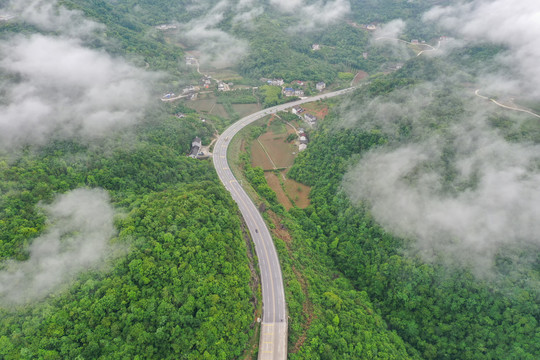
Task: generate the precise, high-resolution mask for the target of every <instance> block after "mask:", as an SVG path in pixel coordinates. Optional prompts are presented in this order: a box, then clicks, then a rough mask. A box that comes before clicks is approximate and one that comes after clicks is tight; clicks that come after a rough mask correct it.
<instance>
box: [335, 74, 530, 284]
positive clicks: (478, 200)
mask: <svg viewBox="0 0 540 360" xmlns="http://www.w3.org/2000/svg"><path fill="white" fill-rule="evenodd" d="M447 81H449V79H438V80H437V81H436V82H434V83H425V84H422V85H417V86H415V87H414V88H413V89H406V90H399V91H395V92H393V93H391V94H389V95H385V97H381V98H376V99H373V100H371V101H370V102H369V103H366V104H361V105H360V104H356V105H352V104H349V105H348V106H349V110H348V114H346V115H347V116H344V118H345V119H346V120H345V121H346V125H347V126H359V127H361V128H363V129H364V130H366V131H369V130H371V129H373V128H376V129H380V130H381V131H382V132H383V133H385V134H387V135H388V137H389V139H390V144H389V145H387V146H385V147H382V148H377V149H374V150H372V151H370V152H369V153H367V154H365V155H364V156H363V157H362V159H361V160H360V161H359V162H358V163H357V164H356V165H355V166H354V167H353V168H352V169H351V170H350V171H349V172H348V173H347V174H346V176H345V179H344V187H345V189H346V192H347V193H348V194H349V195H350V197H351V199H352V200H353V202H354V203H359V202H362V201H368V202H369V204H371V206H372V210H371V211H372V214H373V215H374V217H375V219H376V220H377V221H378V222H379V223H381V224H382V225H383V226H384V227H385V229H387V230H389V231H391V232H393V233H395V234H397V235H399V236H402V237H405V238H409V239H411V240H413V244H414V246H415V247H416V249H417V250H418V251H419V253H420V254H421V255H422V256H423V257H424V258H425V259H426V260H435V259H445V260H446V261H448V262H449V263H456V262H457V263H461V264H463V265H465V266H470V267H471V268H473V269H474V270H475V271H476V272H477V273H478V274H487V273H489V272H490V270H491V269H492V267H493V265H494V262H495V259H496V255H497V254H498V253H499V252H501V251H503V250H504V249H507V248H515V249H521V248H523V247H524V246H533V247H535V248H536V249H539V248H540V240H539V238H538V233H539V232H540V222H539V221H538V219H540V187H539V186H538V184H540V171H539V170H538V166H537V164H538V162H539V161H540V146H539V145H534V144H529V143H517V142H508V141H506V140H505V139H504V138H503V137H502V136H501V135H500V134H499V133H498V132H497V131H496V130H494V129H493V128H492V127H491V125H490V123H489V119H488V113H487V110H489V109H493V110H494V109H496V107H495V105H493V106H494V107H493V108H491V107H486V106H485V104H486V102H485V100H481V99H478V98H475V97H474V92H473V91H470V92H468V93H467V92H465V93H464V92H463V89H462V88H456V90H455V92H454V93H452V92H449V89H450V88H449V86H455V84H457V83H461V80H455V82H454V85H448V82H447ZM450 83H451V82H450ZM442 93H444V96H443V95H441V94H442ZM437 94H438V95H437ZM461 106H463V108H464V112H463V114H462V115H460V116H458V117H455V116H450V118H446V119H437V118H434V115H433V114H432V113H429V112H426V109H428V108H431V109H432V110H430V111H435V112H442V113H446V112H448V113H452V111H453V110H452V107H461ZM509 115H513V116H514V117H513V118H512V120H513V121H515V122H518V123H519V121H522V120H523V119H525V118H526V115H521V114H519V113H515V114H514V113H509ZM403 125H406V126H408V128H409V130H408V132H409V134H410V135H409V138H408V139H409V141H408V142H407V143H403V140H398V141H396V139H398V138H399V136H398V135H396V134H398V133H399V132H400V129H401V128H402V126H403Z"/></svg>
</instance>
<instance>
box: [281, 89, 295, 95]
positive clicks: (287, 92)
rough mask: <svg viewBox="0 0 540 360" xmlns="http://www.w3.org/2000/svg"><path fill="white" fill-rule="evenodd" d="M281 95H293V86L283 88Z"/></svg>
mask: <svg viewBox="0 0 540 360" xmlns="http://www.w3.org/2000/svg"><path fill="white" fill-rule="evenodd" d="M283 95H285V96H293V95H294V89H293V88H285V89H283Z"/></svg>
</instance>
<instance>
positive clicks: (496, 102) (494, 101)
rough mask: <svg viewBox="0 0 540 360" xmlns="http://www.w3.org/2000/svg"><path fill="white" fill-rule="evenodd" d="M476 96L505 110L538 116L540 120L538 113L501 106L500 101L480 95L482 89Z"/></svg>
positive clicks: (477, 91) (476, 92)
mask: <svg viewBox="0 0 540 360" xmlns="http://www.w3.org/2000/svg"><path fill="white" fill-rule="evenodd" d="M474 94H475V95H476V96H478V97H479V98H482V99H485V100H489V101H491V102H492V103H494V104H495V105H497V106H500V107H502V108H505V109H508V110H514V111H520V112H524V113H527V114H529V115H532V116H536V117H537V118H540V115H538V114H536V113H533V112H532V111H530V110H527V109H522V108H518V107H515V106H508V105H504V104H501V103H500V102H498V101H497V100H495V99H492V98H490V97H487V96H484V95H480V89H477V90H476V91H475V92H474Z"/></svg>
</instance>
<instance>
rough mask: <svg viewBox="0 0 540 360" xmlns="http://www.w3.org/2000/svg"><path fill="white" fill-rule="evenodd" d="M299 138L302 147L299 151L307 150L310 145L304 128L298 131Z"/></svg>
mask: <svg viewBox="0 0 540 360" xmlns="http://www.w3.org/2000/svg"><path fill="white" fill-rule="evenodd" d="M298 136H299V141H300V145H298V151H303V150H306V148H307V144H308V143H309V140H308V137H307V134H306V131H305V130H304V129H302V128H300V129H298Z"/></svg>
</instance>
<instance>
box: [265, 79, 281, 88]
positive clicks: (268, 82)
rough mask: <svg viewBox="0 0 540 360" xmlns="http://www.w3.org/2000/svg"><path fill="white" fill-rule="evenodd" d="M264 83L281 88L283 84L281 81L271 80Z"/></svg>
mask: <svg viewBox="0 0 540 360" xmlns="http://www.w3.org/2000/svg"><path fill="white" fill-rule="evenodd" d="M266 83H267V84H268V85H273V86H282V85H283V83H284V82H283V79H271V80H267V81H266Z"/></svg>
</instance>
